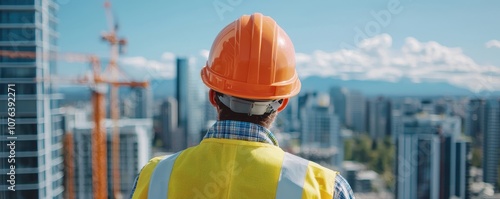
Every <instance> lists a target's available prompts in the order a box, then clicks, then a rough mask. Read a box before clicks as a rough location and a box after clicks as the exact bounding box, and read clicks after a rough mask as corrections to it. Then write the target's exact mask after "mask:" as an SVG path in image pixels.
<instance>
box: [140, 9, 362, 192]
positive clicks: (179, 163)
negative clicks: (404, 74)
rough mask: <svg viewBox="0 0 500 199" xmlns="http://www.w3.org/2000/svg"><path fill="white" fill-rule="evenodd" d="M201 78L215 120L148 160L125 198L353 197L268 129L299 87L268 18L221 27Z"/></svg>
mask: <svg viewBox="0 0 500 199" xmlns="http://www.w3.org/2000/svg"><path fill="white" fill-rule="evenodd" d="M201 78H202V80H203V82H204V83H205V85H207V86H208V87H209V88H210V91H209V100H210V102H211V103H212V105H213V106H214V107H215V108H216V109H217V113H218V121H217V122H216V123H215V124H214V125H213V126H212V127H211V128H210V129H209V130H208V132H207V133H206V135H205V137H204V139H203V140H202V141H201V143H200V144H199V145H197V146H194V147H191V148H188V149H186V150H183V151H181V152H178V153H176V154H174V155H171V156H165V157H157V158H153V159H152V160H150V161H149V163H148V164H147V165H146V166H144V168H143V169H142V170H141V172H140V174H139V176H138V179H137V180H136V183H135V185H134V190H133V193H132V198H174V199H178V198H188V199H209V198H235V199H247V198H248V199H263V198H280V199H294V198H297V199H300V198H328V199H330V198H338V199H349V198H354V196H353V194H352V190H351V188H350V186H349V184H348V183H347V181H346V180H345V179H344V178H343V177H342V176H340V175H339V174H338V172H335V171H332V170H329V169H327V168H324V167H322V166H320V165H318V164H316V163H314V162H310V161H308V160H305V159H302V158H300V157H298V156H294V155H292V154H289V153H286V152H284V151H283V150H282V149H281V148H279V147H278V142H277V141H276V138H275V137H274V135H273V134H272V133H271V132H270V131H269V128H270V127H271V124H272V123H273V121H274V119H275V118H276V116H277V114H278V112H280V111H281V110H283V109H284V108H285V107H286V105H287V103H288V99H289V98H290V97H292V96H294V95H296V94H298V93H299V91H300V87H301V84H300V81H299V78H298V76H297V72H296V70H295V51H294V47H293V44H292V42H291V41H290V38H289V37H288V35H287V34H286V33H285V31H283V29H281V28H280V27H279V26H278V24H276V22H275V21H274V20H273V19H272V18H270V17H267V16H263V15H262V14H259V13H256V14H252V15H250V16H248V15H244V16H242V17H241V18H239V19H238V20H236V21H234V22H232V23H231V24H229V25H228V26H226V27H225V28H224V29H223V30H222V31H221V32H220V33H219V35H218V36H217V38H216V39H215V41H214V43H213V45H212V49H211V50H210V55H209V58H208V61H207V63H206V66H205V67H204V68H203V69H202V71H201Z"/></svg>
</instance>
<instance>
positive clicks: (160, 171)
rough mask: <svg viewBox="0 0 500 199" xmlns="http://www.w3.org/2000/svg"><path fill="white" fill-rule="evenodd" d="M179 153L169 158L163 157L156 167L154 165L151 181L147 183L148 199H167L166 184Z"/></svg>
mask: <svg viewBox="0 0 500 199" xmlns="http://www.w3.org/2000/svg"><path fill="white" fill-rule="evenodd" d="M180 153H181V152H177V153H175V154H174V155H171V156H165V158H163V159H162V160H161V161H160V163H158V165H156V168H155V170H154V171H153V175H151V181H150V182H149V191H148V198H162V196H164V197H165V198H167V199H168V194H167V193H168V182H169V181H170V174H171V173H172V168H173V167H174V163H175V160H176V159H177V157H178V156H179V154H180Z"/></svg>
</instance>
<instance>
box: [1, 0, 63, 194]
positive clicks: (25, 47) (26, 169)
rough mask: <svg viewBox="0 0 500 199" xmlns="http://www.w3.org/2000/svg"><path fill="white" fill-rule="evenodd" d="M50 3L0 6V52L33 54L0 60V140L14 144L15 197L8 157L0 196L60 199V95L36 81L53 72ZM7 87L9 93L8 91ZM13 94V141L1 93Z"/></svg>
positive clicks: (30, 0) (18, 1) (11, 1)
mask: <svg viewBox="0 0 500 199" xmlns="http://www.w3.org/2000/svg"><path fill="white" fill-rule="evenodd" d="M58 9H59V6H58V5H57V4H56V3H55V2H54V1H52V0H2V1H0V50H3V51H13V52H28V53H33V55H35V56H33V57H31V58H15V57H6V56H0V102H2V104H3V103H4V102H5V105H1V106H0V137H1V138H0V140H2V141H1V143H2V145H3V146H6V144H7V143H6V141H15V143H16V148H15V156H16V157H15V161H16V162H15V173H16V174H15V180H16V183H15V190H16V191H15V192H14V191H11V190H9V189H8V184H7V181H6V179H5V178H6V177H8V176H7V175H4V174H5V173H7V172H9V167H10V164H8V163H7V158H4V157H7V156H8V153H9V152H7V151H4V150H2V152H0V153H1V155H0V157H2V158H0V159H1V160H0V161H2V163H0V172H2V173H3V174H2V175H1V177H0V181H1V183H0V196H2V197H5V198H62V197H63V195H62V193H63V190H64V189H63V177H64V176H63V171H62V169H63V157H62V136H63V131H62V120H61V118H62V116H61V114H60V113H59V111H58V99H60V95H57V94H56V92H55V87H54V86H53V85H52V84H51V83H50V82H43V81H39V80H38V81H37V78H38V79H43V78H47V77H49V76H50V75H52V74H54V73H55V72H56V64H55V61H54V60H50V59H48V57H49V56H50V55H54V54H55V53H56V52H57V40H58V39H57V38H58V33H57V23H58V19H57V10H58ZM8 84H12V85H14V86H12V87H11V88H12V89H14V90H15V91H12V90H8V86H7V85H8ZM12 92H13V93H15V99H16V100H15V117H14V119H15V134H14V135H15V137H16V139H15V140H8V138H7V125H8V122H7V106H6V104H7V95H8V94H7V93H12Z"/></svg>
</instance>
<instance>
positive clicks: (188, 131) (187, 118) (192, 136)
mask: <svg viewBox="0 0 500 199" xmlns="http://www.w3.org/2000/svg"><path fill="white" fill-rule="evenodd" d="M202 86H203V84H201V80H200V77H199V71H198V70H196V67H195V66H194V65H192V64H189V60H188V59H187V58H177V96H176V98H177V104H178V111H179V119H178V121H179V130H180V131H181V132H183V134H184V135H185V141H186V143H185V147H189V146H193V145H196V144H198V143H199V141H200V140H201V136H200V132H201V129H202V128H203V127H204V124H205V123H204V122H203V119H204V114H203V107H204V106H203V103H204V98H203V96H202V95H201V91H200V88H202ZM185 147H184V148H185Z"/></svg>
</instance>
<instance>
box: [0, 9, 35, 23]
mask: <svg viewBox="0 0 500 199" xmlns="http://www.w3.org/2000/svg"><path fill="white" fill-rule="evenodd" d="M34 22H35V12H34V11H17V10H16V11H11V10H4V11H2V12H0V23H34Z"/></svg>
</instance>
